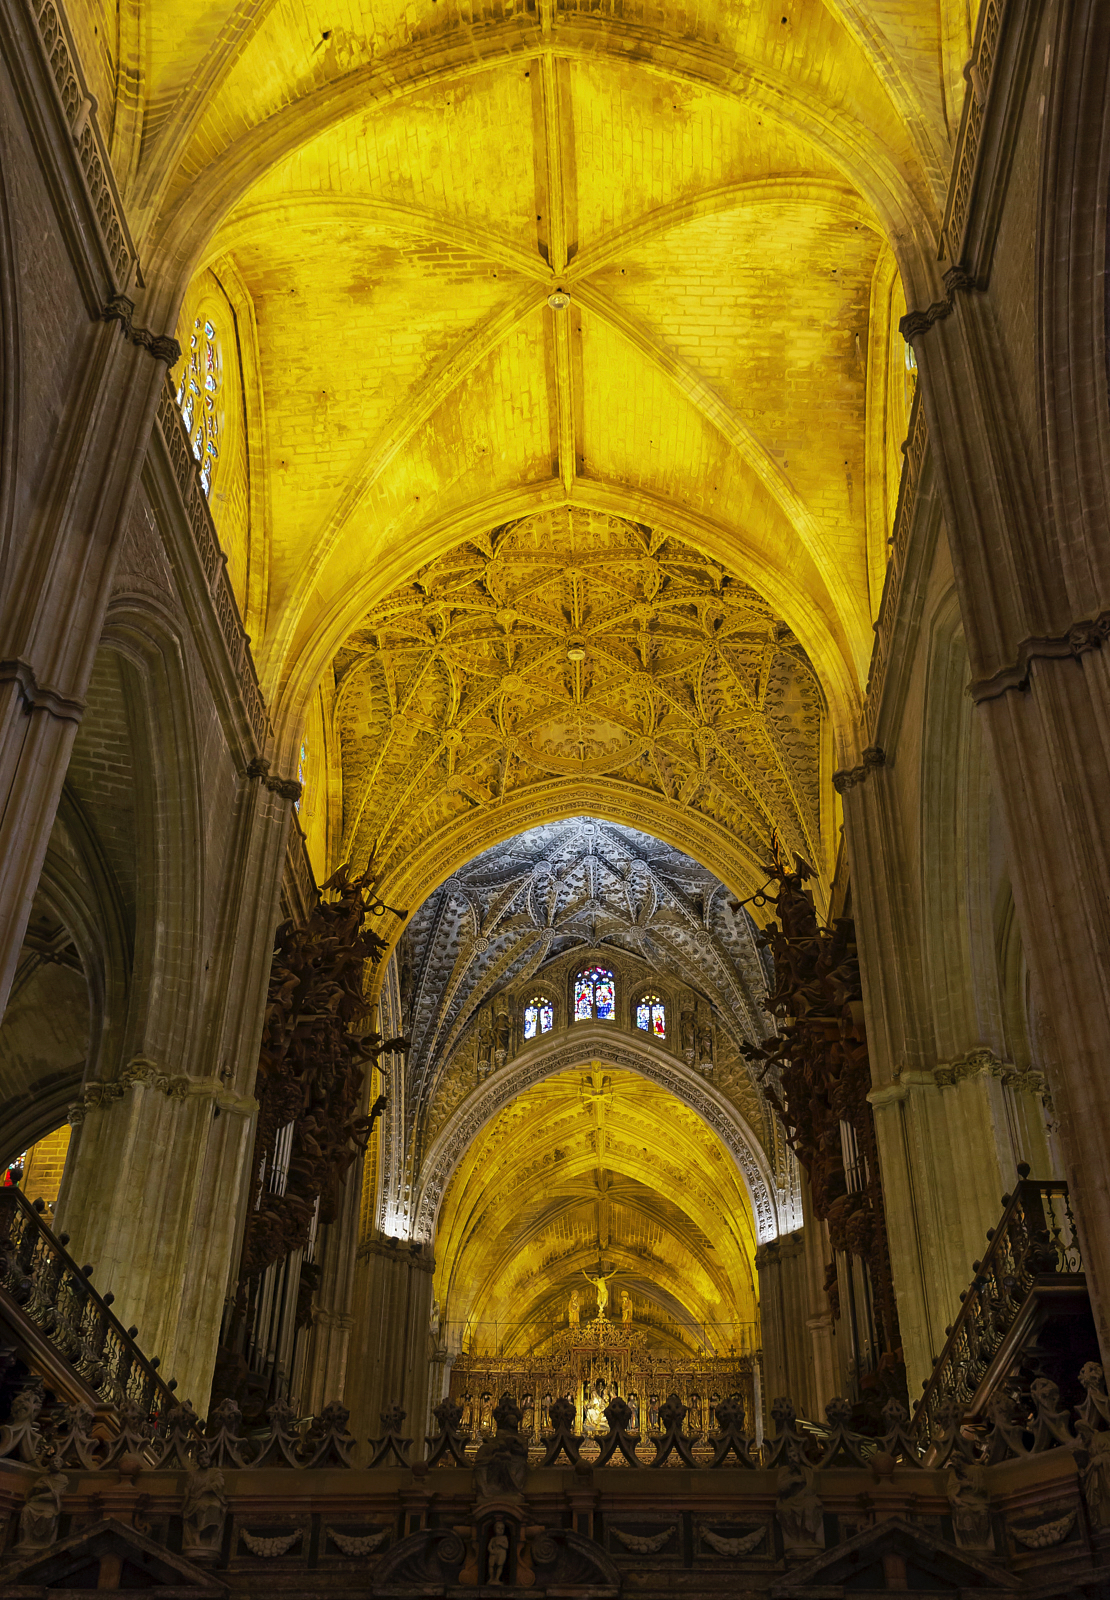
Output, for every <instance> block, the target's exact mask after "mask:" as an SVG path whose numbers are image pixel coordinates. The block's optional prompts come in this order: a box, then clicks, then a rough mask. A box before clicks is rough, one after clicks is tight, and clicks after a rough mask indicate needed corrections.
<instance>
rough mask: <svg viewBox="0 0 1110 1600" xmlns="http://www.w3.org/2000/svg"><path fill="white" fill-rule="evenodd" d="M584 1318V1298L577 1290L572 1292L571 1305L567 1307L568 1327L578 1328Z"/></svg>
mask: <svg viewBox="0 0 1110 1600" xmlns="http://www.w3.org/2000/svg"><path fill="white" fill-rule="evenodd" d="M581 1316H582V1296H581V1294H579V1292H578V1290H577V1289H572V1290H571V1291H570V1303H569V1304H568V1306H567V1326H568V1327H571V1328H577V1327H578V1324H579V1322H580V1320H581Z"/></svg>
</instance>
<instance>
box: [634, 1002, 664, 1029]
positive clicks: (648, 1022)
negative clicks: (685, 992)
mask: <svg viewBox="0 0 1110 1600" xmlns="http://www.w3.org/2000/svg"><path fill="white" fill-rule="evenodd" d="M636 1026H637V1027H638V1028H643V1030H644V1032H645V1033H651V1034H654V1035H655V1037H656V1038H657V1039H665V1038H666V1037H667V1008H666V1006H665V1005H664V1004H663V1002H662V1000H661V999H660V997H659V996H658V995H657V994H644V995H641V996H640V998H639V1000H638V1001H637V1002H636Z"/></svg>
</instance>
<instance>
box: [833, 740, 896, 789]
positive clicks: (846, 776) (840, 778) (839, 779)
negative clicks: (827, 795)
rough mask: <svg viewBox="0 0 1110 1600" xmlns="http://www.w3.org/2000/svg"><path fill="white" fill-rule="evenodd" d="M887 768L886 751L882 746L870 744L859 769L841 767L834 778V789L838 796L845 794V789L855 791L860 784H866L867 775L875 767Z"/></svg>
mask: <svg viewBox="0 0 1110 1600" xmlns="http://www.w3.org/2000/svg"><path fill="white" fill-rule="evenodd" d="M885 766H886V751H885V750H884V749H883V747H882V746H881V745H878V744H870V745H868V747H867V749H866V750H865V751H864V752H863V761H862V764H861V765H860V766H858V767H841V768H840V770H839V771H837V772H834V773H833V776H832V782H833V788H834V789H835V790H836V792H837V794H843V793H844V791H845V789H854V788H855V787H856V785H857V784H858V783H864V782H865V781H866V779H867V775H868V773H869V772H871V771H872V770H873V769H874V768H875V767H885Z"/></svg>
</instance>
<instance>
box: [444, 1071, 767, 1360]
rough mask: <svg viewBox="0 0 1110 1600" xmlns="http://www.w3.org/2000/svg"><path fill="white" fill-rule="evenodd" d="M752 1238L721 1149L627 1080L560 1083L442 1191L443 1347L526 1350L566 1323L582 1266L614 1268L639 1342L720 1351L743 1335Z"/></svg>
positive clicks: (646, 1086)
mask: <svg viewBox="0 0 1110 1600" xmlns="http://www.w3.org/2000/svg"><path fill="white" fill-rule="evenodd" d="M754 1250H755V1233H754V1228H753V1225H752V1218H751V1211H750V1207H749V1206H748V1201H747V1196H746V1194H745V1193H744V1190H743V1185H742V1183H741V1182H740V1181H739V1176H738V1174H737V1172H736V1169H735V1166H734V1164H733V1162H732V1161H731V1159H730V1158H729V1157H728V1155H727V1153H726V1151H725V1150H724V1148H723V1146H722V1145H721V1143H720V1141H719V1140H718V1139H717V1138H716V1136H715V1135H714V1134H712V1133H711V1132H710V1131H709V1129H708V1128H707V1127H706V1126H705V1124H704V1122H703V1121H702V1120H701V1119H700V1118H699V1117H697V1116H696V1115H695V1114H694V1112H692V1111H690V1110H689V1109H688V1108H687V1107H685V1106H683V1105H681V1104H680V1103H679V1102H678V1101H676V1100H675V1099H674V1097H673V1096H672V1095H669V1094H667V1093H666V1092H665V1091H664V1090H663V1089H661V1088H659V1087H658V1086H657V1085H655V1084H651V1083H647V1082H645V1081H644V1080H643V1079H642V1078H640V1077H638V1076H637V1075H636V1074H634V1073H629V1072H621V1071H616V1070H610V1069H609V1068H603V1067H601V1066H600V1065H598V1066H597V1067H595V1068H594V1069H593V1070H592V1071H584V1072H566V1073H562V1074H561V1075H560V1076H558V1077H556V1078H553V1079H550V1080H548V1081H546V1082H544V1083H541V1084H537V1085H536V1086H535V1088H533V1089H530V1090H529V1091H528V1092H527V1093H526V1094H523V1095H520V1096H519V1097H518V1098H517V1099H516V1100H514V1101H513V1103H512V1105H511V1106H508V1107H507V1108H506V1109H505V1110H504V1111H503V1112H502V1113H501V1114H500V1115H499V1116H498V1117H497V1118H495V1119H494V1120H493V1121H492V1122H490V1123H489V1124H488V1125H487V1127H486V1128H485V1130H484V1131H483V1132H482V1134H481V1135H480V1136H479V1137H478V1139H476V1140H475V1142H474V1143H473V1145H472V1146H471V1148H470V1150H469V1151H468V1153H467V1155H466V1157H465V1158H464V1160H463V1162H462V1163H461V1164H460V1166H459V1168H458V1170H457V1171H456V1174H455V1177H454V1180H453V1182H452V1184H451V1186H450V1188H449V1190H448V1192H447V1194H446V1196H445V1199H444V1203H443V1208H442V1211H441V1223H440V1229H439V1233H438V1235H437V1240H436V1259H437V1262H438V1266H437V1269H436V1280H435V1282H436V1294H437V1297H438V1299H439V1302H440V1306H441V1309H442V1311H443V1314H444V1319H445V1324H446V1328H445V1332H446V1336H447V1339H448V1343H449V1345H450V1346H451V1347H452V1348H456V1349H457V1348H458V1347H459V1344H460V1342H461V1340H462V1338H463V1335H464V1332H465V1331H466V1330H467V1327H468V1325H469V1337H470V1338H472V1339H473V1342H474V1344H475V1347H476V1348H479V1349H482V1348H497V1347H498V1346H500V1345H501V1344H504V1346H505V1347H506V1349H508V1350H513V1349H530V1348H533V1347H535V1346H536V1345H537V1344H538V1343H540V1342H542V1339H543V1338H544V1337H545V1336H546V1335H547V1334H549V1333H550V1332H551V1331H552V1330H553V1328H555V1327H556V1326H560V1325H563V1324H565V1321H566V1309H567V1302H568V1300H569V1296H570V1291H571V1290H572V1289H574V1288H578V1289H579V1290H581V1291H582V1300H583V1305H584V1307H585V1312H584V1315H587V1316H588V1315H590V1314H592V1307H593V1299H594V1293H593V1291H592V1290H591V1288H590V1286H589V1285H588V1284H587V1283H586V1281H585V1279H584V1278H583V1277H582V1271H583V1270H584V1269H589V1270H590V1271H594V1270H595V1268H596V1264H597V1262H598V1260H599V1258H600V1259H601V1261H602V1262H603V1264H604V1267H605V1270H606V1271H610V1270H612V1269H614V1268H615V1269H616V1271H617V1276H616V1277H614V1278H613V1279H612V1280H611V1281H610V1292H611V1294H612V1296H613V1302H614V1304H616V1303H617V1302H618V1301H619V1296H620V1291H621V1290H622V1289H626V1290H627V1291H628V1293H629V1294H630V1295H631V1297H632V1301H633V1306H634V1312H635V1317H636V1320H637V1322H638V1323H640V1324H641V1325H642V1326H645V1327H646V1328H647V1329H648V1330H649V1333H650V1336H651V1337H653V1338H655V1339H656V1340H660V1339H661V1340H662V1341H663V1342H666V1341H667V1340H670V1339H676V1338H677V1339H679V1340H681V1341H682V1342H683V1343H684V1344H686V1345H687V1346H688V1347H691V1348H694V1349H699V1348H703V1349H704V1348H708V1349H709V1351H710V1352H711V1353H721V1352H723V1351H727V1350H728V1348H729V1346H730V1345H735V1346H736V1348H737V1349H741V1348H743V1347H744V1346H745V1345H746V1344H748V1343H749V1341H751V1342H754V1341H753V1340H752V1335H753V1332H754V1327H755V1322H756V1315H757V1313H756V1305H755V1286H754V1269H753V1257H754Z"/></svg>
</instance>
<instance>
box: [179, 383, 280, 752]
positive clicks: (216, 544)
mask: <svg viewBox="0 0 1110 1600" xmlns="http://www.w3.org/2000/svg"><path fill="white" fill-rule="evenodd" d="M158 428H159V430H160V431H161V434H162V438H163V440H164V441H165V445H166V451H167V453H168V455H169V458H170V464H171V466H172V468H173V474H174V477H175V479H176V480H177V486H178V488H179V490H180V491H181V498H182V501H183V502H184V506H185V514H186V517H187V519H188V522H189V526H190V528H191V529H192V534H193V541H194V544H195V546H196V550H197V555H198V556H199V558H200V564H201V567H202V568H203V570H204V576H205V580H206V581H207V584H208V592H209V594H210V596H211V598H212V605H213V607H214V609H215V612H216V616H217V618H218V620H219V624H220V632H221V633H222V635H223V639H224V643H225V645H226V646H227V653H228V655H229V656H230V658H231V664H232V668H233V670H234V672H235V676H236V681H237V682H238V685H239V691H240V693H241V695H242V697H243V704H244V706H245V708H246V713H247V717H248V720H249V722H250V725H251V729H252V731H253V733H254V737H255V741H256V743H257V745H258V749H259V751H260V752H261V751H262V750H263V749H264V748H265V746H266V742H267V735H268V733H269V731H270V723H269V717H268V715H267V712H266V703H265V701H264V700H263V698H262V691H261V689H260V688H259V687H258V678H257V676H256V674H255V670H254V661H253V659H252V657H251V652H250V642H249V640H248V638H247V635H246V632H245V631H244V628H243V624H242V621H241V619H240V616H239V607H238V605H237V604H236V600H235V593H234V591H233V589H232V587H231V580H230V578H229V577H228V575H227V557H226V556H225V555H224V553H223V551H222V550H221V549H220V541H219V537H218V535H217V533H216V526H215V523H214V522H213V521H212V513H211V512H210V511H209V509H208V501H207V500H206V499H205V496H204V491H203V489H202V488H201V486H200V477H199V474H198V471H197V464H196V462H195V461H194V459H193V452H192V450H191V449H190V448H189V436H188V434H187V433H186V431H185V424H184V422H183V421H182V417H181V412H180V411H179V410H178V406H177V400H176V396H175V394H174V388H173V384H172V383H171V381H170V380H169V379H168V378H167V380H166V384H165V387H164V388H163V390H162V395H161V398H160V400H159V402H158Z"/></svg>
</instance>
